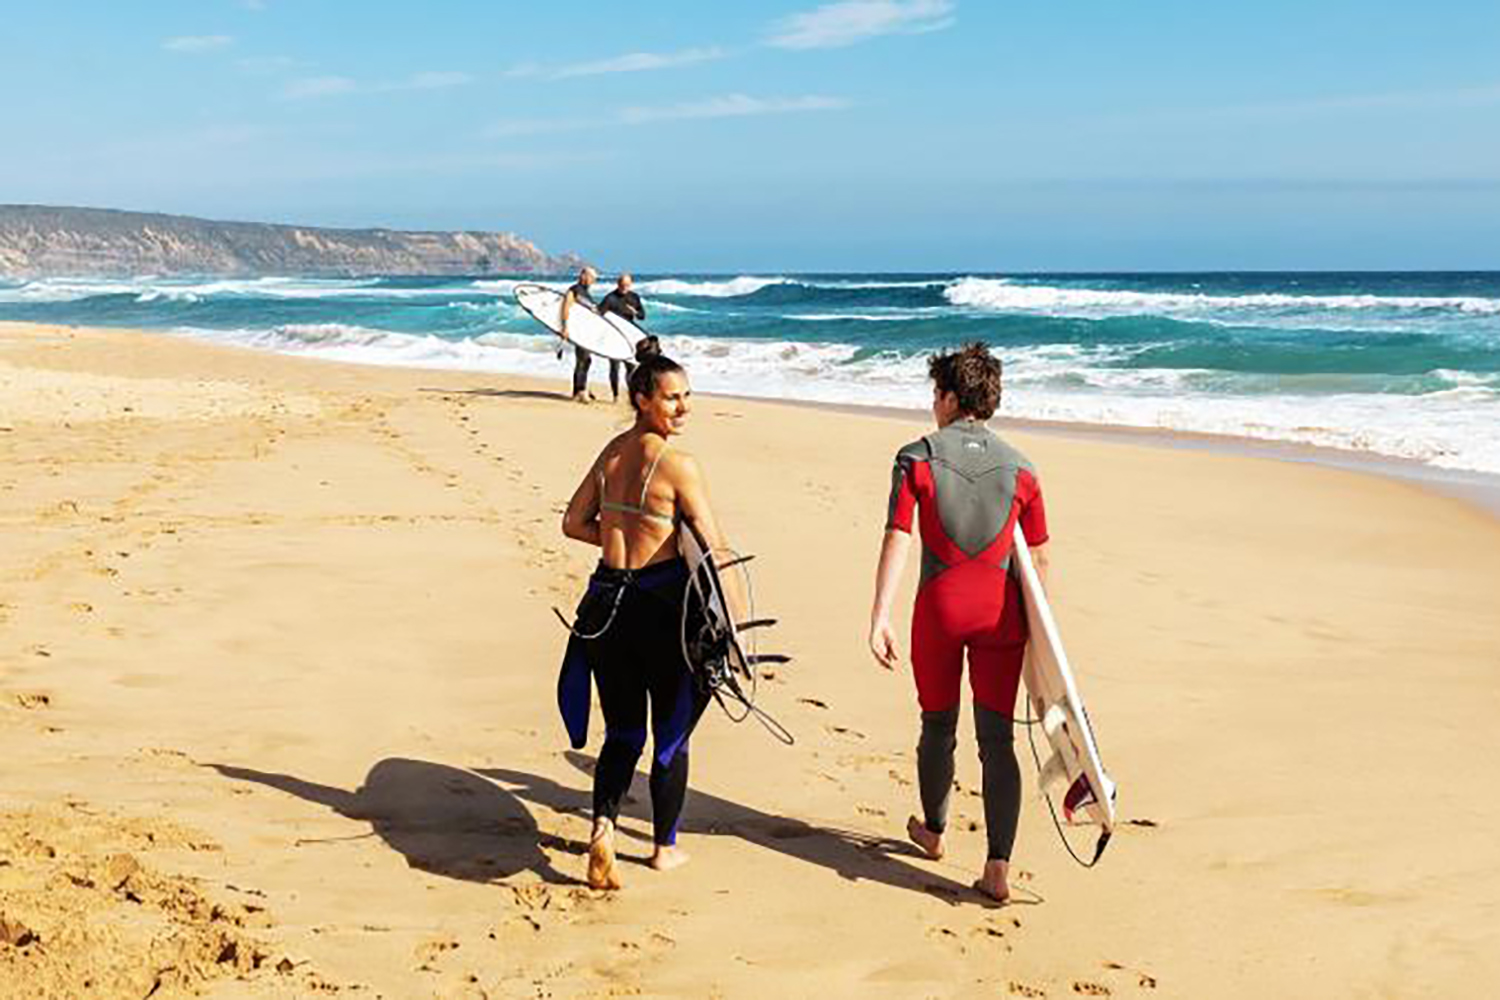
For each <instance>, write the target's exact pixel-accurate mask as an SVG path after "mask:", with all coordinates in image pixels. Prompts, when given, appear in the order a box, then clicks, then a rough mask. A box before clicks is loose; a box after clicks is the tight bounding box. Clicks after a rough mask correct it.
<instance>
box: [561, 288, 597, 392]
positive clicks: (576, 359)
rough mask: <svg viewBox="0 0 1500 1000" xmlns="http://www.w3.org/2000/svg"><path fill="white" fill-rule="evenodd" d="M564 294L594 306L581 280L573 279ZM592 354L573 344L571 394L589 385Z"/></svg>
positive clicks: (575, 300)
mask: <svg viewBox="0 0 1500 1000" xmlns="http://www.w3.org/2000/svg"><path fill="white" fill-rule="evenodd" d="M563 294H565V295H572V296H573V299H574V305H577V304H578V303H584V304H586V305H587V306H588V308H590V309H592V308H593V307H594V297H593V296H592V295H590V294H589V290H588V286H586V285H585V284H584V283H583V282H581V281H575V282H574V283H573V286H572V287H571V288H569V289H568V290H567V291H566V292H565V293H563ZM593 360H594V355H593V354H592V353H590V352H589V351H586V350H584V349H583V348H582V347H579V346H578V345H577V344H574V345H573V395H575V396H577V395H578V394H580V393H582V392H584V391H585V390H586V389H588V386H589V365H590V364H591V363H592V362H593Z"/></svg>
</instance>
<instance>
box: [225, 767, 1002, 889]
mask: <svg viewBox="0 0 1500 1000" xmlns="http://www.w3.org/2000/svg"><path fill="white" fill-rule="evenodd" d="M564 757H565V758H566V760H567V761H568V763H569V764H571V765H572V766H573V767H575V768H576V769H577V770H578V771H579V772H581V773H583V774H592V773H593V768H594V760H593V758H591V757H588V756H586V755H584V754H580V753H574V752H571V751H570V752H568V753H566V754H564ZM204 766H206V767H210V768H212V769H213V770H215V771H217V772H218V773H219V774H221V775H223V776H224V777H226V778H231V779H234V780H236V781H249V782H254V783H256V784H260V785H265V786H267V787H270V788H275V789H278V790H280V791H283V792H286V793H287V794H289V795H295V796H297V797H298V798H301V799H305V800H307V801H308V802H315V803H317V804H318V805H322V806H326V807H327V808H329V809H332V810H333V811H334V812H337V813H338V814H339V815H341V816H346V817H348V818H350V819H355V820H362V821H365V822H368V823H369V824H370V826H371V830H372V832H373V833H374V834H375V835H376V836H378V837H380V838H381V839H382V840H384V841H385V842H386V843H387V844H388V845H390V847H391V848H392V849H393V850H395V851H396V852H398V853H399V854H401V855H402V856H403V857H405V858H406V861H407V864H409V865H410V866H411V867H413V868H416V869H418V870H420V871H425V872H430V873H432V874H434V875H443V876H446V877H448V878H455V879H464V880H467V881H474V882H499V881H503V880H504V879H507V878H509V877H510V876H512V875H514V874H516V873H518V872H521V871H532V872H535V873H536V874H537V875H538V876H540V877H541V878H542V879H543V880H544V881H546V882H550V883H553V884H567V885H574V884H578V883H579V881H580V880H579V879H578V878H576V877H573V876H570V875H566V874H564V873H562V872H560V871H558V870H557V869H556V868H555V867H553V865H552V861H551V859H550V858H549V857H548V855H547V853H546V852H545V851H543V848H544V847H545V848H548V849H549V850H552V851H557V852H562V853H567V854H572V855H577V856H579V858H580V865H579V872H580V874H581V872H582V864H581V860H582V857H581V856H582V855H583V854H585V853H586V851H587V849H588V845H587V844H585V843H583V842H580V841H576V840H571V839H569V838H566V837H559V836H554V835H551V834H544V833H542V832H541V830H540V829H539V828H538V827H537V823H536V820H535V818H534V817H533V816H532V814H531V811H530V810H529V809H527V806H526V804H527V803H531V804H533V805H538V806H542V807H544V808H546V809H548V810H551V811H552V812H554V813H559V814H564V815H572V816H578V817H581V818H583V819H585V820H587V819H588V818H589V817H590V816H591V813H592V796H591V794H590V792H589V790H588V789H587V788H570V787H567V786H565V785H562V784H559V783H558V782H556V781H554V780H552V779H551V778H546V777H543V776H541V775H536V774H530V773H527V772H525V771H513V770H507V769H504V768H479V769H476V770H473V771H469V770H464V769H463V768H457V767H450V766H448V765H445V764H433V763H430V762H427V761H420V760H406V759H403V758H387V759H385V760H382V761H380V762H379V763H377V764H376V765H375V766H374V767H372V768H371V769H370V773H369V774H368V775H366V776H365V780H364V782H363V783H362V784H361V785H360V786H359V787H358V788H357V789H355V790H353V791H345V790H344V789H341V788H334V787H332V786H329V785H320V784H316V783H314V782H310V781H305V780H303V779H301V778H297V777H293V776H292V775H288V774H278V773H274V772H266V771H256V770H252V769H250V768H245V767H236V766H232V765H228V764H207V765H204ZM642 783H644V781H643V782H642ZM623 815H624V817H626V818H628V819H630V820H634V821H635V822H634V823H630V824H625V825H622V826H621V827H620V833H621V835H622V838H624V840H625V842H626V843H622V845H621V846H622V850H621V860H624V861H636V862H644V861H645V860H646V858H647V855H648V854H649V852H650V836H649V833H647V832H643V831H648V830H649V829H650V807H649V805H648V804H647V803H645V802H641V801H637V800H635V799H632V798H627V800H626V804H625V808H624V810H623ZM682 830H683V832H684V833H689V834H694V835H698V836H715V837H735V838H737V839H739V840H743V841H746V842H747V843H751V844H754V845H756V846H757V847H761V848H765V849H766V850H771V851H775V852H777V853H778V854H784V855H787V856H788V857H792V858H796V859H797V860H799V861H803V862H806V863H807V864H811V865H817V866H818V867H821V868H828V869H831V870H832V871H835V872H837V873H838V874H839V875H840V876H842V877H843V878H846V879H849V880H850V881H869V882H878V883H881V884H883V885H889V886H892V887H894V888H898V889H906V890H909V891H912V892H921V893H926V894H928V895H931V896H934V897H936V898H938V899H941V900H943V901H945V902H947V903H949V904H953V905H956V904H958V903H959V902H961V901H974V900H975V899H976V894H975V893H974V892H973V890H972V889H970V888H969V886H968V885H966V884H964V883H960V882H956V881H954V880H953V879H950V878H948V877H946V876H945V875H942V874H940V873H938V872H936V871H933V870H932V869H931V868H930V867H926V866H925V865H924V866H923V867H917V866H914V865H912V864H909V863H908V860H917V859H920V858H921V855H920V853H919V852H918V851H917V849H916V848H915V847H914V846H912V845H911V844H909V843H907V842H906V841H905V840H895V839H892V838H889V837H877V836H871V835H869V834H865V833H859V832H857V831H852V830H841V829H837V828H834V827H823V826H817V825H814V824H812V823H808V822H805V821H803V820H800V819H792V818H788V817H784V816H776V815H773V814H771V813H765V812H761V811H760V810H758V809H753V808H750V807H749V806H743V805H740V804H738V803H735V802H731V801H729V800H728V799H723V798H719V797H718V796H715V795H709V794H707V793H706V792H701V791H696V790H695V791H691V792H689V793H688V803H687V809H686V813H685V816H684V820H683V824H682ZM630 841H634V842H636V843H637V844H639V845H640V851H639V853H636V852H635V851H633V850H632V849H631V848H630V847H629V846H628V842H630ZM304 843H305V842H304Z"/></svg>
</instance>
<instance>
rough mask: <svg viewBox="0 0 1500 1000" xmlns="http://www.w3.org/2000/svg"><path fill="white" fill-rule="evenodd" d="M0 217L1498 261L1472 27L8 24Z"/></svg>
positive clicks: (946, 251) (728, 251) (453, 2)
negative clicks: (63, 209) (74, 215)
mask: <svg viewBox="0 0 1500 1000" xmlns="http://www.w3.org/2000/svg"><path fill="white" fill-rule="evenodd" d="M0 32H3V34H0V86H3V87H4V92H5V93H6V94H7V95H10V100H9V101H8V103H7V112H6V116H5V118H6V120H5V123H4V125H3V129H4V133H3V134H4V135H5V137H6V141H5V143H4V144H3V147H0V149H3V151H4V155H3V156H0V202H37V203H46V204H70V205H96V206H104V207H119V208H131V209H148V210H158V211H166V212H178V213H185V214H195V215H203V216H208V217H213V218H233V219H254V220H264V221H293V222H301V223H307V224H324V225H350V226H366V225H387V226H397V227H403V228H475V229H503V230H514V231H517V232H520V233H522V234H523V235H526V236H528V237H530V238H533V239H535V240H537V241H538V242H539V243H541V244H542V245H543V246H544V247H546V248H548V249H551V250H563V249H572V250H577V251H579V252H581V253H583V254H585V255H586V256H589V257H591V258H594V259H597V260H599V261H601V262H604V263H606V264H609V265H612V266H617V267H630V268H634V269H636V270H639V271H652V270H687V271H748V270H766V269H776V270H810V269H819V270H866V269H868V270H883V269H889V270H918V271H920V270H945V269H961V270H1069V269H1076V270H1097V269H1196V268H1201V269H1211V268H1423V267H1434V268H1496V267H1500V59H1497V57H1496V53H1497V52H1500V4H1496V3H1494V2H1493V0H1483V2H1473V0H1471V2H1457V0H1435V2H1428V3H1424V4H1420V5H1415V4H1397V3H1392V2H1385V0H1366V2H1362V3H1354V2H1345V0H1331V2H1301V3H1290V2H1282V0H1262V2H1260V3H1257V4H1205V3H1202V2H1194V3H1188V2H1151V0H1143V2H1138V3H1131V4H1125V3H1120V2H1119V0H1108V2H1105V0H1079V2H1074V3H1069V4H1057V3H1051V4H1020V3H1008V2H1002V0H985V2H983V3H981V2H979V0H875V2H863V0H856V2H839V3H832V4H823V5H819V4H818V3H816V2H806V0H804V2H802V3H797V2H786V3H780V2H778V3H754V4H748V3H741V4H722V5H719V4H714V5H710V4H704V3H701V2H698V3H687V2H660V3H651V2H643V3H639V4H635V5H631V6H628V7H626V6H624V5H619V4H607V3H592V2H575V3H572V4H567V5H548V6H547V7H545V8H544V7H543V5H539V4H533V3H509V2H495V0H488V2H467V0H463V2H460V0H448V2H443V0H429V2H428V3H426V4H422V5H418V4H412V3H409V2H401V3H398V2H380V0H366V2H362V3H353V2H341V0H171V2H150V3H145V4H118V3H103V2H98V3H68V2H65V0H60V2H58V3H55V4H50V5H43V4H24V5H15V6H14V9H12V10H9V11H8V12H7V16H6V21H5V25H4V27H3V28H0Z"/></svg>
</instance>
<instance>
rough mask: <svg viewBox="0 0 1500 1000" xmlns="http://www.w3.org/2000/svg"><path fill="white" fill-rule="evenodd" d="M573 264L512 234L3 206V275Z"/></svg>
mask: <svg viewBox="0 0 1500 1000" xmlns="http://www.w3.org/2000/svg"><path fill="white" fill-rule="evenodd" d="M580 263H581V260H580V258H578V257H577V256H575V255H573V254H562V255H557V256H554V255H552V254H548V253H547V252H545V251H543V250H542V249H541V248H539V247H538V246H537V245H536V244H535V243H532V242H531V241H529V240H526V239H523V238H521V237H520V236H517V235H515V234H514V233H498V232H469V231H464V232H411V231H403V230H395V229H325V228H321V227H316V226H296V225H273V224H268V223H259V222H215V221H211V220H208V219H195V218H191V217H188V216H181V215H161V214H156V213H150V212H122V211H116V210H113V209H103V208H57V207H51V206H46V205H0V278H22V279H32V278H46V277H53V276H63V275H67V276H72V275H78V276H85V275H88V276H96V275H97V276H103V275H111V276H119V275H139V274H157V275H174V274H185V275H186V274H191V275H225V276H236V277H256V276H262V275H307V276H326V277H360V276H365V275H377V274H383V275H401V274H559V273H562V272H565V271H569V270H572V269H573V268H575V267H577V266H578V265H579V264H580Z"/></svg>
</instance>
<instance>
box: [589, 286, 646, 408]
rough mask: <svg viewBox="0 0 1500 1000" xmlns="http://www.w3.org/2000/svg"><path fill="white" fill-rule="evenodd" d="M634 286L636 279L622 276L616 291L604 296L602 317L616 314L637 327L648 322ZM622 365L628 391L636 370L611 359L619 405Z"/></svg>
mask: <svg viewBox="0 0 1500 1000" xmlns="http://www.w3.org/2000/svg"><path fill="white" fill-rule="evenodd" d="M634 284H635V279H634V278H632V277H631V276H630V275H629V274H622V275H620V277H619V279H618V280H616V282H615V287H614V290H613V291H611V292H610V293H609V294H608V295H606V296H604V301H602V302H600V303H599V313H600V315H605V314H608V313H614V314H615V315H616V316H620V317H622V318H624V319H628V320H630V322H632V323H634V324H636V325H637V326H639V325H640V324H642V323H644V322H646V304H645V303H644V302H642V301H641V297H640V296H639V295H637V294H636V293H635V292H633V291H631V286H632V285H634ZM621 365H624V366H625V380H626V382H627V391H628V383H629V380H630V373H631V372H633V371H634V370H635V365H633V364H631V363H630V362H629V361H616V360H615V359H614V358H610V359H609V391H610V392H611V393H612V394H613V396H614V400H615V402H617V403H618V402H619V401H620V366H621Z"/></svg>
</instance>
